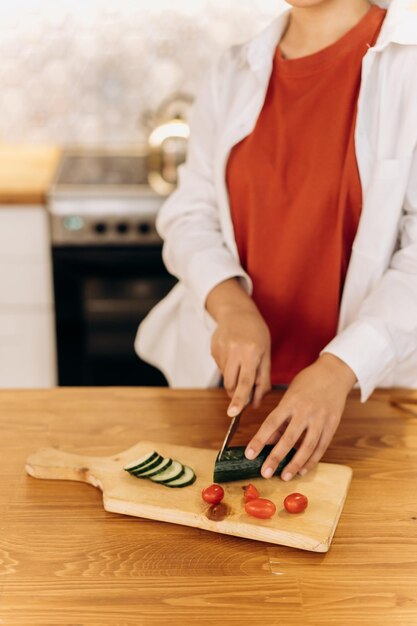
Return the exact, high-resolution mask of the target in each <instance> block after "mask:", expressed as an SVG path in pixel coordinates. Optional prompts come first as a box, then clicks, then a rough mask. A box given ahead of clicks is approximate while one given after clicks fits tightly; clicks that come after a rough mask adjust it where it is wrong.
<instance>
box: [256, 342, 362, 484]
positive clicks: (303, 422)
mask: <svg viewBox="0 0 417 626" xmlns="http://www.w3.org/2000/svg"><path fill="white" fill-rule="evenodd" d="M355 382H356V377H355V374H354V373H353V371H352V370H351V369H350V367H348V366H347V365H346V364H345V363H344V362H343V361H341V360H340V359H338V358H337V357H335V356H333V355H332V354H326V353H325V354H323V355H322V356H321V357H319V359H318V360H317V361H316V362H315V363H313V365H310V366H309V367H307V368H306V369H304V370H302V371H301V372H300V373H299V374H298V375H297V376H296V377H295V378H294V380H293V381H292V383H291V385H290V386H289V387H288V389H287V391H286V393H285V395H284V396H283V398H282V400H281V402H280V403H279V405H278V406H277V408H276V409H274V410H273V411H272V413H270V414H269V415H268V417H267V418H266V420H265V421H264V423H263V424H262V426H261V427H260V429H259V430H258V432H257V433H256V435H255V436H254V437H253V439H252V440H251V441H250V442H249V444H248V446H247V448H246V452H245V453H246V457H247V458H248V459H254V458H255V457H256V456H258V454H259V452H260V451H261V450H262V448H263V447H264V446H265V445H266V444H267V443H275V442H276V441H278V443H277V444H276V445H275V446H274V448H273V449H272V451H271V454H270V455H269V456H268V458H267V459H266V460H265V463H264V464H263V466H262V475H263V476H264V477H265V478H270V477H271V476H272V475H273V473H274V472H275V470H276V468H277V467H278V465H279V463H280V461H281V460H282V459H283V458H284V457H285V456H286V454H287V453H288V452H289V451H290V450H291V448H293V447H294V446H296V447H297V452H296V454H295V455H294V457H293V458H292V460H291V461H290V462H289V463H288V465H287V466H286V467H285V468H284V470H283V472H282V474H281V476H282V478H283V479H284V480H291V478H292V477H293V476H294V475H295V474H297V473H299V474H301V475H302V476H303V475H304V474H306V473H307V471H309V470H311V469H313V467H314V466H315V465H316V464H317V463H318V462H319V461H320V459H321V457H322V456H323V454H324V453H325V451H326V450H327V448H328V446H329V444H330V442H331V440H332V439H333V436H334V434H335V432H336V430H337V427H338V425H339V422H340V419H341V417H342V413H343V410H344V407H345V404H346V398H347V395H348V393H349V391H350V390H351V389H352V388H353V386H354V384H355ZM296 444H298V445H296Z"/></svg>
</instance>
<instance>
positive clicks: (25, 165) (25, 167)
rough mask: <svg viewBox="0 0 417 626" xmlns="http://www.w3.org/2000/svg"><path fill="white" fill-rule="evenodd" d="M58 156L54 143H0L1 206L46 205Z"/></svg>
mask: <svg viewBox="0 0 417 626" xmlns="http://www.w3.org/2000/svg"><path fill="white" fill-rule="evenodd" d="M60 156H61V150H60V149H59V148H57V147H55V146H44V145H39V146H27V145H23V144H15V145H8V144H7V145H4V144H1V145H0V205H1V204H7V205H10V204H16V205H27V204H45V202H46V193H47V191H48V188H49V185H50V183H51V181H52V178H53V176H54V174H55V171H56V168H57V166H58V162H59V158H60ZM0 208H1V207H0Z"/></svg>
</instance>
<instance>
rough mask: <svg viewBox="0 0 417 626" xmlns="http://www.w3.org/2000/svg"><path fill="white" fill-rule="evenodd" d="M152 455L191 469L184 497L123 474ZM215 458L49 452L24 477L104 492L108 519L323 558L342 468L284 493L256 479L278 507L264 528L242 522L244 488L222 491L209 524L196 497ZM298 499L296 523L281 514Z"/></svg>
mask: <svg viewBox="0 0 417 626" xmlns="http://www.w3.org/2000/svg"><path fill="white" fill-rule="evenodd" d="M153 450H156V451H157V452H158V453H159V454H161V455H162V456H163V457H164V458H171V459H176V460H180V461H181V462H182V463H184V464H185V465H188V467H192V468H193V470H194V471H195V473H196V476H197V479H196V482H195V483H194V484H193V485H190V486H189V487H187V488H186V489H181V490H178V489H169V488H167V487H165V486H164V485H157V484H155V483H154V482H152V481H151V480H139V479H138V478H135V477H133V476H130V475H128V474H127V472H125V471H124V469H123V468H124V466H125V465H127V464H128V463H131V462H132V461H134V460H135V459H138V458H142V457H143V456H144V455H145V454H147V453H148V452H152V451H153ZM217 453H218V451H217V450H208V449H205V448H191V447H190V446H176V445H172V444H167V443H161V442H153V441H141V442H139V443H137V444H136V445H135V446H132V447H131V448H129V449H128V450H125V451H122V452H118V453H117V454H116V455H114V456H111V457H99V456H82V455H79V454H69V453H68V452H64V451H62V450H56V449H54V448H41V449H40V450H38V451H37V452H35V453H33V454H31V455H30V456H29V458H28V459H27V461H26V471H27V472H28V474H29V475H30V476H33V477H34V478H42V479H50V480H66V481H69V480H72V481H79V482H84V483H87V484H90V485H93V486H94V487H98V488H99V489H100V490H101V491H102V492H103V504H104V508H105V509H106V511H110V512H112V513H121V514H123V515H133V516H135V517H142V518H147V519H153V520H158V521H163V522H172V523H175V524H184V525H185V526H192V527H194V528H201V529H203V530H210V531H212V532H217V533H223V534H226V535H233V536H235V537H243V538H245V539H255V540H259V541H267V542H268V543H275V544H280V545H284V546H291V547H294V548H299V549H302V550H311V551H313V552H327V550H328V549H329V547H330V544H331V541H332V538H333V535H334V532H335V530H336V526H337V522H338V520H339V517H340V514H341V512H342V507H343V504H344V502H345V499H346V495H347V490H348V487H349V484H350V481H351V477H352V470H351V469H350V468H349V467H346V466H345V465H336V464H334V463H319V464H318V466H317V467H316V468H315V469H314V470H313V471H312V472H310V473H309V474H308V475H307V476H305V477H303V478H301V477H297V478H295V479H294V480H293V481H292V482H291V483H290V485H289V484H288V483H285V482H283V481H282V480H280V479H279V478H278V477H273V478H272V479H271V480H268V481H265V480H264V479H262V478H255V479H252V480H251V483H252V484H254V485H255V487H256V488H257V489H258V491H259V493H260V494H261V495H262V497H264V498H268V499H269V500H272V502H275V503H276V505H277V513H276V514H275V515H274V516H273V517H272V518H271V519H269V520H262V521H261V520H259V519H255V518H253V517H250V516H249V515H247V514H246V513H245V511H244V508H243V497H242V496H243V489H244V487H245V486H246V485H247V484H248V481H247V480H244V481H235V482H233V483H229V484H225V485H223V487H224V491H225V496H224V500H223V502H224V503H225V506H226V508H227V515H226V517H225V519H223V520H221V521H214V520H212V519H210V518H209V516H208V512H209V510H210V506H208V505H207V504H206V503H205V502H204V501H203V500H202V498H201V492H202V490H203V489H204V488H205V487H207V486H208V485H210V484H211V483H212V482H213V468H214V464H215V460H216V456H217ZM294 491H295V492H297V493H300V492H301V493H303V494H304V495H305V496H307V498H308V500H309V506H308V508H307V510H306V511H305V512H304V513H303V514H302V515H291V514H289V513H287V511H286V510H285V509H284V507H283V502H284V499H285V498H286V496H287V495H288V494H290V493H293V492H294Z"/></svg>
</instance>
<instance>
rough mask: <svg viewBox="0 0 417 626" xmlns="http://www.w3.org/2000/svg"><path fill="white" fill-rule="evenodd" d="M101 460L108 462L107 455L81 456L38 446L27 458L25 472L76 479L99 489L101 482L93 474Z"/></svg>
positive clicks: (43, 476)
mask: <svg viewBox="0 0 417 626" xmlns="http://www.w3.org/2000/svg"><path fill="white" fill-rule="evenodd" d="M103 461H107V462H108V459H107V457H94V456H82V455H80V454H71V453H69V452H63V451H62V450H56V449H55V448H40V449H39V450H37V452H35V453H34V454H32V455H31V456H30V457H29V458H28V459H27V461H26V472H27V473H28V474H29V475H30V476H33V477H34V478H46V479H51V480H76V481H78V482H82V483H89V484H91V485H94V486H95V487H99V488H100V489H101V488H102V485H101V482H100V481H99V480H98V479H97V477H96V476H94V470H95V469H96V470H98V469H100V465H101V462H103Z"/></svg>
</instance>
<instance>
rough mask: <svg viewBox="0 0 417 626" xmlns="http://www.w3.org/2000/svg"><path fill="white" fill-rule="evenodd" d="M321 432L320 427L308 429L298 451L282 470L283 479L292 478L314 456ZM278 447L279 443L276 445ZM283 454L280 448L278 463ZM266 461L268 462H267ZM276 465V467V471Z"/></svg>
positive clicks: (277, 453) (277, 454)
mask: <svg viewBox="0 0 417 626" xmlns="http://www.w3.org/2000/svg"><path fill="white" fill-rule="evenodd" d="M320 434H321V433H320V430H318V429H313V428H309V429H308V430H307V431H306V434H305V437H304V439H303V441H302V443H301V445H300V447H299V449H298V450H297V452H296V453H295V455H294V456H293V458H292V459H291V461H290V462H289V463H288V465H286V467H284V469H283V471H282V474H281V476H282V479H283V480H291V478H292V477H293V476H295V474H297V473H298V472H299V471H300V470H301V469H302V468H303V467H304V466H305V465H306V463H307V462H308V461H309V460H310V459H311V458H312V455H313V454H314V453H315V450H316V449H317V446H318V444H319V441H320ZM276 448H278V445H277V446H276ZM288 452H289V450H288ZM281 454H282V452H281V451H279V450H278V451H277V452H276V457H277V458H278V464H279V462H280V460H282V458H284V457H283V456H282V457H281V458H280V456H281ZM285 454H286V453H284V456H285ZM267 461H268V460H267ZM266 463H267V462H265V464H266ZM278 464H277V465H276V467H278ZM276 467H275V468H274V471H275V469H276Z"/></svg>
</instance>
